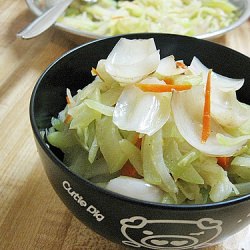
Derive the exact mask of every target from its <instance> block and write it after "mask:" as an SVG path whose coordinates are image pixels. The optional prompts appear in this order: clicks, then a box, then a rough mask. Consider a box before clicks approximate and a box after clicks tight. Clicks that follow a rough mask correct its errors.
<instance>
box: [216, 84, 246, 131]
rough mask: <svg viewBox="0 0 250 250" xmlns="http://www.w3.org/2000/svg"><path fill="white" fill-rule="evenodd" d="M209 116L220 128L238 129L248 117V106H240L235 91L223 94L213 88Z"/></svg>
mask: <svg viewBox="0 0 250 250" xmlns="http://www.w3.org/2000/svg"><path fill="white" fill-rule="evenodd" d="M211 114H212V117H213V118H214V119H215V120H216V121H217V122H218V123H219V124H220V125H222V126H225V127H239V126H241V125H242V124H243V123H245V122H246V121H247V120H248V119H249V116H250V108H249V106H248V105H242V104H241V103H240V102H239V101H238V100H237V96H236V92H235V91H230V92H224V91H220V90H219V89H216V88H213V89H212V91H211Z"/></svg>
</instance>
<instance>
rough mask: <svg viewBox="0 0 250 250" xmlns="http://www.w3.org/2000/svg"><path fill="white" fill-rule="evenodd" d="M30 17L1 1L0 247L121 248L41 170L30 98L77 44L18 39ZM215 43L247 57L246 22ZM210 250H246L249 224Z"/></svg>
mask: <svg viewBox="0 0 250 250" xmlns="http://www.w3.org/2000/svg"><path fill="white" fill-rule="evenodd" d="M33 18H34V16H33V15H32V14H31V12H30V11H29V10H28V8H27V6H26V4H25V1H24V0H14V1H13V0H0V25H1V30H0V124H1V133H0V142H1V144H0V249H3V250H6V249H14V250H19V249H20V250H23V249H25V250H26V249H31V250H34V249H46V250H50V249H107V250H112V249H118V250H119V249H124V248H123V247H121V246H118V245H116V244H114V243H112V242H109V241H107V240H106V239H104V238H102V237H101V236H99V235H97V234H95V233H94V232H92V231H91V230H89V229H87V228H86V227H85V226H84V225H83V224H81V223H80V222H79V221H78V220H77V219H76V218H75V217H74V216H73V215H72V214H71V213H70V212H69V211H68V210H67V208H66V207H65V206H64V205H63V203H62V202H61V201H60V200H59V198H58V197H57V196H56V194H55V193H54V191H53V189H52V187H51V186H50V184H49V182H48V180H47V177H46V175H45V172H44V170H43V167H42V164H41V161H40V159H39V157H38V154H37V150H36V147H35V144H34V140H33V136H32V131H31V126H30V122H29V112H28V110H29V100H30V95H31V92H32V89H33V87H34V85H35V83H36V81H37V79H38V77H39V76H40V74H41V73H42V72H43V70H45V68H46V67H47V66H48V65H49V64H50V63H51V62H53V61H54V60H55V59H56V58H57V57H59V56H60V55H62V54H63V53H64V52H66V51H67V50H69V49H71V48H73V47H75V46H76V44H75V42H74V41H72V40H69V39H68V37H66V36H65V34H64V33H63V32H61V31H59V30H56V29H50V30H49V31H47V32H46V33H44V34H43V35H41V36H39V37H37V38H35V39H32V40H28V41H25V40H19V39H17V38H16V36H15V35H16V33H17V32H18V31H19V30H20V29H21V28H22V27H24V26H25V25H26V24H28V23H29V22H30V21H31V20H32V19H33ZM216 42H218V43H221V44H224V45H226V46H228V47H231V48H233V49H235V50H238V51H240V52H241V53H243V54H246V55H247V56H250V20H249V21H248V22H246V23H245V24H244V25H242V26H241V27H240V28H237V29H236V30H234V31H231V32H230V33H228V34H227V35H226V36H223V37H222V38H220V39H218V40H216ZM215 249H216V250H222V249H228V250H243V249H244V250H249V249H250V226H249V227H247V228H245V229H244V230H242V231H241V232H239V233H238V234H237V235H234V236H233V237H231V238H230V239H228V240H226V241H225V242H223V243H222V244H220V245H218V246H215V247H212V248H209V249H206V250H215Z"/></svg>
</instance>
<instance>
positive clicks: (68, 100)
mask: <svg viewBox="0 0 250 250" xmlns="http://www.w3.org/2000/svg"><path fill="white" fill-rule="evenodd" d="M66 102H67V104H70V99H69V97H68V96H66Z"/></svg>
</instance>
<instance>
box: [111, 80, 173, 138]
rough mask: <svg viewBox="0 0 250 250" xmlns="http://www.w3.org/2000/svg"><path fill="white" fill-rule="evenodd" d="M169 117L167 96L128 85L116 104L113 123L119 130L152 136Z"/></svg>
mask: <svg viewBox="0 0 250 250" xmlns="http://www.w3.org/2000/svg"><path fill="white" fill-rule="evenodd" d="M169 115H170V98H169V95H166V94H156V93H150V92H143V91H142V90H140V89H139V88H137V87H135V86H133V85H129V86H127V87H125V88H124V90H123V92H122V94H121V96H120V97H119V99H118V101H117V103H116V106H115V109H114V113H113V122H114V124H115V125H116V126H117V127H118V128H119V129H123V130H128V131H136V132H138V133H142V134H147V135H152V134H154V133H155V132H156V131H158V130H159V129H160V128H161V127H162V126H163V125H164V124H165V123H166V121H167V120H168V118H169Z"/></svg>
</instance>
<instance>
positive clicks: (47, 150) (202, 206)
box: [29, 33, 250, 210]
mask: <svg viewBox="0 0 250 250" xmlns="http://www.w3.org/2000/svg"><path fill="white" fill-rule="evenodd" d="M142 34H147V35H148V36H167V37H179V39H181V38H184V39H189V40H194V41H197V40H198V41H199V42H202V43H204V44H210V45H211V44H213V46H217V47H219V48H223V49H224V50H225V49H226V50H228V51H230V52H231V53H236V54H239V55H241V56H243V57H246V58H248V59H250V58H249V57H248V56H246V55H244V54H242V53H240V52H238V51H235V50H233V49H231V48H229V47H226V46H223V45H220V44H218V43H214V42H211V41H207V40H203V39H199V38H195V37H188V36H183V35H176V34H164V33H133V34H122V35H117V36H113V37H106V38H102V39H98V40H94V41H89V42H87V43H84V44H81V45H78V46H76V47H74V48H72V49H70V50H68V51H67V52H65V53H63V54H62V55H61V56H60V57H58V58H57V59H56V60H54V61H53V62H52V63H50V64H49V65H48V67H47V68H46V69H45V70H44V71H43V73H42V74H41V75H40V77H39V78H38V80H37V81H36V83H35V86H34V88H33V90H32V93H31V97H30V103H29V116H30V124H31V127H32V130H33V134H34V136H35V138H36V140H37V142H38V143H39V145H40V146H41V148H42V149H43V151H44V152H45V153H46V155H47V156H48V157H49V158H50V159H51V160H52V161H53V162H54V164H55V165H57V166H58V167H59V168H60V169H61V170H62V171H63V172H65V173H67V174H69V175H70V177H71V178H72V179H77V180H78V181H79V182H83V183H84V185H88V186H91V187H92V188H94V189H95V190H97V191H98V192H100V193H105V194H106V195H109V196H113V197H114V198H116V199H118V200H123V201H125V202H129V203H133V204H136V205H140V206H149V207H153V208H157V209H174V210H203V209H217V208H220V207H226V206H231V205H236V204H239V203H242V202H244V201H247V200H250V193H249V194H246V195H242V196H239V197H235V198H232V199H229V200H224V201H220V202H214V203H207V204H165V203H160V202H150V201H144V200H140V199H136V198H132V197H129V196H125V195H121V194H119V193H116V192H113V191H110V190H107V189H105V188H102V187H99V186H97V185H95V184H94V183H92V182H91V181H89V180H87V179H84V178H83V177H81V176H79V175H77V174H76V173H74V172H73V171H71V170H70V169H69V168H68V167H67V166H66V165H65V164H64V163H63V162H62V161H61V160H60V159H59V158H58V157H57V156H56V155H55V154H54V153H53V152H52V151H51V150H50V148H49V147H48V146H47V145H46V143H45V142H44V140H43V138H42V136H41V134H40V131H39V129H38V126H37V124H36V119H35V114H34V103H35V99H36V93H37V90H38V88H39V87H40V84H41V82H42V80H43V78H44V76H45V75H46V74H47V72H48V71H50V69H51V68H52V67H53V66H54V65H56V64H57V63H58V62H59V61H60V60H61V59H63V58H65V57H67V56H68V55H69V54H72V53H75V52H76V51H77V50H79V49H81V48H84V47H88V46H91V44H96V43H100V42H102V41H106V40H113V39H118V38H121V37H124V36H125V37H127V38H129V37H130V36H140V35H142Z"/></svg>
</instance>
